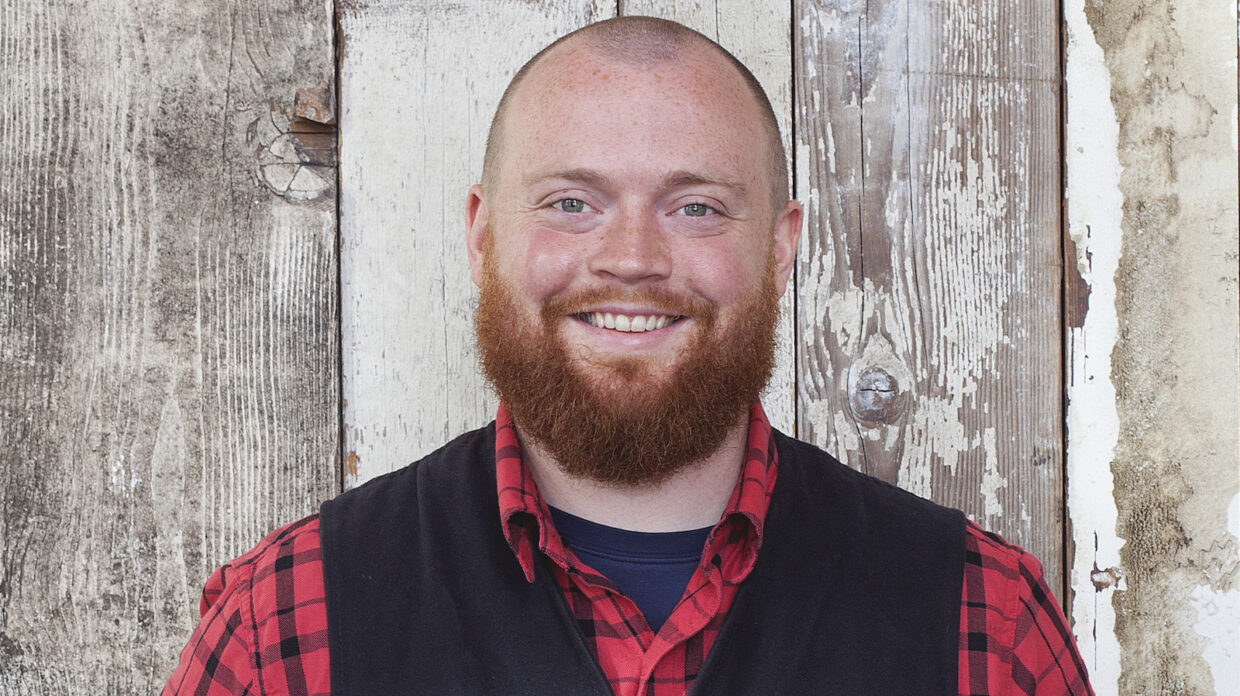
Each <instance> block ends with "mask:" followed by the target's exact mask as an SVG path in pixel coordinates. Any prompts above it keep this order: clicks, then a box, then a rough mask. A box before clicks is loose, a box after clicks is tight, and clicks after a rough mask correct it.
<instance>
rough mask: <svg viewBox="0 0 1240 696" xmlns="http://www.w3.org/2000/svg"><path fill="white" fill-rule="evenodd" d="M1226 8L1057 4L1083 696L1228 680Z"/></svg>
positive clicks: (1236, 520)
mask: <svg viewBox="0 0 1240 696" xmlns="http://www.w3.org/2000/svg"><path fill="white" fill-rule="evenodd" d="M1235 9H1236V8H1235V5H1234V4H1232V5H1231V6H1230V7H1228V6H1227V5H1226V4H1224V3H1191V2H1181V1H1178V0H1142V1H1134V0H1124V1H1121V2H1107V3H1101V2H1092V1H1089V2H1079V1H1077V2H1069V3H1067V4H1066V5H1065V15H1066V18H1067V20H1068V38H1069V42H1068V46H1067V64H1068V72H1067V79H1068V84H1067V87H1068V104H1069V109H1068V140H1067V143H1066V144H1067V147H1066V150H1067V157H1068V159H1067V167H1068V172H1067V173H1068V192H1069V195H1068V210H1069V226H1068V229H1067V233H1068V247H1069V249H1070V250H1071V251H1072V252H1073V254H1072V255H1073V256H1074V257H1075V260H1076V263H1075V264H1073V266H1072V267H1070V268H1069V277H1073V276H1078V277H1077V279H1076V282H1073V283H1071V284H1070V287H1073V288H1074V293H1073V297H1072V298H1071V304H1073V305H1075V306H1077V307H1078V308H1080V309H1081V310H1083V311H1079V312H1077V313H1076V314H1075V315H1073V314H1070V315H1069V317H1068V326H1067V332H1068V338H1069V341H1070V343H1069V345H1070V347H1071V349H1072V351H1071V352H1070V353H1069V355H1068V358H1069V361H1070V362H1069V364H1070V369H1071V372H1070V375H1071V376H1072V380H1071V382H1070V383H1069V385H1068V388H1069V397H1070V398H1071V405H1070V410H1069V422H1068V427H1069V443H1068V457H1069V460H1068V464H1069V468H1068V474H1069V485H1070V492H1071V495H1070V498H1069V514H1070V515H1071V519H1072V528H1073V532H1074V538H1075V541H1076V561H1075V563H1074V567H1073V573H1072V588H1073V590H1074V591H1075V595H1076V596H1075V598H1074V601H1073V604H1072V609H1073V614H1074V616H1075V618H1076V619H1077V620H1078V622H1079V626H1078V635H1080V636H1082V638H1083V642H1082V648H1083V652H1084V654H1085V658H1086V660H1087V662H1088V664H1089V666H1090V669H1091V673H1092V674H1093V677H1094V688H1095V690H1096V691H1097V693H1098V694H1099V696H1109V695H1112V694H1155V693H1158V694H1235V693H1237V689H1240V639H1238V635H1237V627H1238V626H1240V492H1238V491H1240V469H1238V466H1237V463H1238V462H1240V417H1238V415H1237V414H1238V409H1240V394H1238V391H1240V375H1238V374H1237V370H1238V364H1237V362H1238V360H1240V355H1238V349H1237V341H1238V338H1240V336H1238V334H1240V325H1238V324H1240V322H1238V317H1240V302H1238V295H1240V292H1238V285H1240V282H1238V279H1237V272H1238V271H1237V269H1238V263H1240V230H1238V228H1240V209H1238V208H1240V202H1238V183H1237V141H1236V137H1237V136H1236V103H1237V72H1236V47H1237V27H1236V15H1235ZM1099 441H1101V444H1102V446H1101V447H1098V446H1097V445H1098V444H1099Z"/></svg>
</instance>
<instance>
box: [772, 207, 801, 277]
mask: <svg viewBox="0 0 1240 696" xmlns="http://www.w3.org/2000/svg"><path fill="white" fill-rule="evenodd" d="M802 215H803V210H802V209H801V204H800V203H798V202H796V201H788V204H787V205H785V206H784V211H783V212H782V213H780V215H779V219H777V220H776V221H775V240H774V241H775V248H774V251H775V289H776V291H777V292H778V293H779V294H780V295H783V294H784V289H785V288H787V287H788V278H789V277H791V276H792V267H793V266H794V265H795V262H796V259H797V244H798V243H799V242H800V240H801V216H802Z"/></svg>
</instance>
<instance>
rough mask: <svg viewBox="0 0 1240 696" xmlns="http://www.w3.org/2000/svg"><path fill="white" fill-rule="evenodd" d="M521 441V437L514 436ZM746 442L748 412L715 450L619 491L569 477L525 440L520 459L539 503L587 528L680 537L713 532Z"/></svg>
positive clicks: (549, 456)
mask: <svg viewBox="0 0 1240 696" xmlns="http://www.w3.org/2000/svg"><path fill="white" fill-rule="evenodd" d="M517 434H518V436H520V431H518V433H517ZM748 437H749V417H748V412H746V413H744V414H742V416H741V418H740V419H739V420H738V423H737V424H736V425H735V426H733V427H732V429H731V430H729V431H728V434H727V435H726V436H725V437H724V439H723V442H722V443H721V444H720V446H719V448H718V449H716V450H715V451H714V453H712V454H711V455H710V456H708V457H706V458H705V459H703V460H701V461H699V462H694V463H692V464H689V465H688V466H686V467H684V468H683V469H681V470H680V471H678V472H676V473H674V474H672V475H671V476H670V477H669V478H667V479H666V480H664V481H661V482H659V483H658V484H652V485H645V486H622V485H618V484H614V483H603V482H600V481H595V480H593V479H588V478H581V477H572V476H569V475H567V474H565V473H564V470H563V469H562V468H561V467H560V466H559V464H557V463H556V461H555V459H554V458H553V457H551V455H550V454H548V453H547V451H546V450H545V449H543V448H542V447H540V446H539V445H538V443H536V442H534V441H533V440H530V439H529V438H523V437H522V438H520V440H521V456H522V458H523V460H524V462H525V465H526V466H527V467H528V468H529V470H530V474H531V475H532V476H533V477H534V482H535V483H536V484H538V491H539V493H540V494H541V495H542V499H543V500H544V501H546V503H547V504H548V505H550V506H552V507H555V508H559V509H560V510H563V511H564V512H567V513H569V514H571V515H576V516H577V517H581V518H584V519H587V520H590V521H591V522H596V523H598V524H605V525H607V526H609V527H617V528H620V529H628V530H630V531H634V532H679V531H685V530H690V529H701V528H703V527H710V526H713V525H714V524H715V523H716V522H718V521H719V518H720V517H721V516H722V515H723V510H724V508H726V507H727V505H728V500H729V499H730V498H731V496H732V491H733V489H735V488H736V478H737V476H739V475H740V468H741V464H742V463H743V462H744V457H745V451H746V446H745V445H746V443H747V441H748Z"/></svg>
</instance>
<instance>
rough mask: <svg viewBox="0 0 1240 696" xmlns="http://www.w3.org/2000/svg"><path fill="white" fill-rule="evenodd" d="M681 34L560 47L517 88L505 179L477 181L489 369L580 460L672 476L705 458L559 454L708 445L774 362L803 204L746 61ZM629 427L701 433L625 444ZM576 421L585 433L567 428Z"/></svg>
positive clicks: (501, 175)
mask: <svg viewBox="0 0 1240 696" xmlns="http://www.w3.org/2000/svg"><path fill="white" fill-rule="evenodd" d="M684 53H685V56H684V57H683V58H681V59H677V60H674V61H669V62H666V63H663V64H660V65H655V66H653V67H651V66H646V67H642V68H638V67H634V66H629V65H623V64H617V63H615V62H614V61H607V60H605V59H602V58H599V57H597V56H594V55H593V54H591V53H590V52H588V51H585V50H581V49H572V48H565V49H563V50H559V51H556V52H553V53H551V54H549V55H547V56H546V57H545V58H544V59H543V60H542V61H541V62H540V63H539V65H538V66H537V67H536V69H535V70H533V71H532V72H531V73H530V74H529V75H528V76H527V78H526V81H525V82H524V83H523V84H522V85H521V87H520V88H519V90H518V92H517V93H516V94H515V95H514V98H513V100H512V102H511V104H510V110H509V112H508V115H507V120H506V121H505V123H504V126H503V134H504V135H503V143H504V145H503V148H502V150H501V154H500V157H499V160H498V175H497V176H496V177H495V180H496V182H497V186H496V187H495V190H493V191H487V192H485V193H483V192H482V191H481V190H480V189H479V188H477V187H475V189H473V190H472V191H471V195H470V202H469V223H470V240H469V246H470V262H471V266H472V268H473V275H474V281H475V282H476V283H478V284H479V285H480V286H481V287H482V291H483V292H482V299H481V303H480V308H479V340H480V347H481V348H482V351H483V355H484V363H485V367H486V368H487V371H488V376H489V377H490V378H491V379H492V382H493V383H494V384H495V386H496V387H497V391H499V392H500V396H501V398H502V399H503V400H504V401H505V402H506V403H507V404H508V406H509V408H510V410H512V412H513V415H514V418H515V419H516V422H517V426H518V429H519V430H520V431H521V432H522V433H523V434H524V435H527V436H530V437H533V438H535V439H536V440H538V441H539V442H540V444H543V445H544V446H546V447H547V448H548V449H549V450H550V451H551V452H552V454H553V455H556V457H557V460H559V461H560V464H561V466H564V467H566V468H567V469H569V470H570V473H579V474H582V475H586V476H592V477H594V478H600V479H607V480H615V481H620V482H624V483H639V482H642V481H657V480H658V479H660V478H661V477H664V476H666V475H667V474H668V473H670V471H672V470H675V469H676V468H678V467H680V466H683V465H685V464H688V463H690V462H688V461H669V462H667V463H666V464H665V465H660V464H658V463H656V462H653V461H651V462H645V463H641V464H640V465H638V466H636V467H634V465H633V464H632V462H631V461H630V462H626V463H623V464H621V465H620V466H621V468H622V471H620V472H617V471H616V470H615V468H614V467H612V468H608V464H607V462H605V461H587V462H585V463H584V464H583V466H584V469H582V470H575V469H574V466H575V462H567V461H564V460H565V458H571V459H574V460H577V461H580V460H582V459H585V460H615V459H627V460H632V459H633V458H634V457H637V458H639V459H640V458H642V457H643V454H642V451H646V452H647V453H648V454H649V455H650V457H652V458H658V459H663V460H667V459H669V458H670V459H671V460H682V459H685V458H699V459H700V458H701V457H702V456H705V455H706V454H709V453H710V451H713V448H714V447H717V445H718V444H719V443H718V441H719V440H721V439H722V436H723V434H725V433H726V431H727V430H728V429H730V428H731V427H734V426H735V425H736V424H737V423H738V422H739V419H740V418H742V417H743V415H744V413H743V410H744V407H745V406H747V403H743V402H746V401H749V400H752V399H753V398H755V397H756V394H757V390H759V389H760V388H761V386H762V384H764V383H765V381H766V378H767V374H768V373H769V369H770V343H771V336H770V334H771V331H772V328H773V324H774V318H775V313H776V311H777V310H776V306H777V305H776V301H775V298H777V297H778V295H779V294H780V293H782V292H783V289H784V286H785V284H786V281H787V278H788V274H789V272H790V269H791V263H792V257H793V253H794V249H795V245H796V239H797V234H798V232H799V227H800V209H799V207H797V206H796V204H795V203H790V204H789V206H788V207H786V208H784V209H782V210H774V209H773V205H772V201H771V185H770V181H769V180H768V179H767V177H768V176H769V172H770V171H771V166H770V159H769V158H770V157H771V154H770V153H769V152H767V149H766V143H767V139H766V137H765V133H764V131H763V123H762V120H761V117H760V114H759V111H758V107H757V105H756V104H755V103H754V101H753V99H752V97H751V96H750V95H749V93H748V91H747V88H746V86H745V84H744V82H743V81H742V79H741V77H740V76H739V75H737V74H736V73H735V71H734V70H733V69H732V68H731V66H728V65H727V64H726V63H725V62H724V61H723V59H721V58H720V57H718V56H715V55H711V54H708V53H706V52H704V51H698V50H693V49H687V50H686V51H685V52H684ZM720 371H724V372H723V374H718V373H719V372H720ZM496 372H498V374H493V373H496ZM712 372H713V373H716V374H706V373H712ZM755 383H756V387H755V386H754V384H755ZM506 391H507V392H509V393H505V392H506ZM534 392H537V396H536V397H534V398H533V400H534V401H536V402H537V403H533V404H523V403H519V402H521V401H523V397H528V396H529V395H531V394H532V393H534ZM687 400H688V401H693V402H694V403H692V404H690V403H687V402H686V401H687ZM737 402H742V403H737ZM599 416H601V417H602V420H601V421H600V420H599V418H598V417H599ZM616 419H620V420H623V421H625V423H626V425H625V426H624V427H621V428H619V429H617V427H613V426H615V422H614V421H616ZM677 420H679V421H680V422H679V423H674V422H673V423H670V425H669V421H677ZM703 421H710V422H709V423H708V422H703ZM669 428H670V429H669ZM712 428H713V429H714V431H717V432H716V433H712V432H711V430H712ZM633 437H637V438H643V437H653V438H661V439H667V438H682V439H687V440H690V441H695V442H693V443H692V445H693V447H689V449H685V450H684V451H679V450H677V449H676V446H672V445H670V444H668V443H659V442H658V441H657V440H656V441H654V442H651V441H649V440H647V443H648V445H647V447H645V449H644V450H642V449H641V448H626V447H624V446H623V442H622V441H623V440H626V439H630V438H633ZM573 438H577V439H583V440H586V442H584V443H577V444H576V445H572V446H570V444H571V443H569V444H566V443H564V442H561V441H564V440H568V439H573ZM711 439H714V440H715V442H713V443H711V442H710V441H709V440H711ZM600 440H610V441H612V442H610V443H609V444H605V445H598V444H597V443H598V442H599V441H600ZM591 443H594V444H591ZM591 447H593V449H594V450H595V451H589V450H590V449H591ZM600 447H601V449H600ZM685 447H688V445H685ZM703 448H709V449H708V451H706V452H702V451H700V450H702V449H703ZM681 449H684V447H682V448H681ZM613 450H616V451H613ZM639 450H640V451H639ZM614 463H615V462H613V464H614ZM599 467H603V469H604V470H603V471H598V469H599ZM669 467H670V468H669Z"/></svg>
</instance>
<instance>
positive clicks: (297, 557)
mask: <svg viewBox="0 0 1240 696" xmlns="http://www.w3.org/2000/svg"><path fill="white" fill-rule="evenodd" d="M324 597H325V593H324V589H323V564H322V557H321V555H320V544H319V523H318V518H317V517H308V518H306V519H303V520H300V521H298V522H294V523H293V524H290V525H288V526H286V527H282V528H280V529H277V530H276V531H274V532H272V533H271V534H269V535H268V536H267V538H265V539H263V541H262V542H260V543H259V544H258V546H256V547H254V548H253V549H251V550H250V551H249V552H247V553H246V554H244V555H243V556H241V557H239V558H237V559H235V560H233V561H230V562H228V563H226V564H224V565H223V566H221V567H220V568H219V569H218V570H216V571H215V573H213V574H212V575H211V577H210V578H209V579H208V580H207V583H206V585H205V587H204V588H203V591H202V600H201V604H200V607H199V611H200V613H201V615H202V619H201V621H199V623H198V626H197V627H196V628H195V629H194V632H193V634H192V635H191V636H190V639H189V643H188V644H186V646H185V649H184V650H182V651H181V661H180V664H178V665H177V668H176V671H175V672H173V673H172V677H171V678H170V679H169V680H168V684H167V685H166V686H165V687H164V691H163V694H164V696H173V695H178V696H179V695H182V694H193V695H194V696H222V695H224V694H247V695H249V694H290V695H298V696H300V695H309V694H323V695H324V696H326V695H327V694H329V693H330V692H331V684H330V672H329V669H330V662H329V659H328V652H327V610H326V605H325V599H324Z"/></svg>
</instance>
